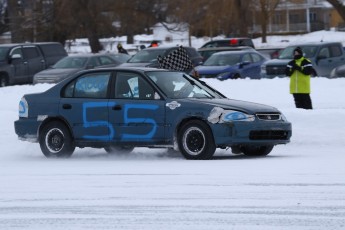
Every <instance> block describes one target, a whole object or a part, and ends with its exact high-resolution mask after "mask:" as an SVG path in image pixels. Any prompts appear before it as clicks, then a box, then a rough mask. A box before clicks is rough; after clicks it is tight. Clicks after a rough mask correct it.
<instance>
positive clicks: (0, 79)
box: [0, 72, 10, 87]
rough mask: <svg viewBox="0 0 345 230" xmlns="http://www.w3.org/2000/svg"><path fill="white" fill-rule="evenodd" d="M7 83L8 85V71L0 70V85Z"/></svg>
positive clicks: (3, 85)
mask: <svg viewBox="0 0 345 230" xmlns="http://www.w3.org/2000/svg"><path fill="white" fill-rule="evenodd" d="M8 85H10V78H9V76H8V73H6V72H0V87H5V86H8Z"/></svg>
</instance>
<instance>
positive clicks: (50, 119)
mask: <svg viewBox="0 0 345 230" xmlns="http://www.w3.org/2000/svg"><path fill="white" fill-rule="evenodd" d="M54 121H57V122H61V123H63V124H64V125H65V126H66V127H67V128H68V130H69V132H70V134H71V136H72V138H73V139H74V135H73V131H72V128H71V126H70V125H69V123H68V122H67V121H66V120H65V119H64V118H62V117H48V118H46V119H44V121H43V122H42V124H41V125H40V127H39V129H38V136H39V134H40V133H41V132H42V129H43V127H44V126H45V125H47V124H48V123H50V122H54Z"/></svg>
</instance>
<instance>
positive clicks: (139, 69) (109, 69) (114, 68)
mask: <svg viewBox="0 0 345 230" xmlns="http://www.w3.org/2000/svg"><path fill="white" fill-rule="evenodd" d="M99 70H104V71H114V70H116V71H127V70H134V71H138V72H149V71H150V72H151V71H174V70H167V69H159V68H151V67H141V66H140V67H136V66H134V67H132V66H131V67H127V66H126V67H121V66H116V67H102V68H95V69H89V70H84V71H88V72H89V71H91V72H93V71H99ZM175 72H181V71H175Z"/></svg>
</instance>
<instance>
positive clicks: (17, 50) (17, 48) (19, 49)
mask: <svg viewBox="0 0 345 230" xmlns="http://www.w3.org/2000/svg"><path fill="white" fill-rule="evenodd" d="M14 54H19V55H20V56H21V57H23V53H22V49H21V48H20V47H16V48H14V49H13V50H12V51H11V53H10V55H11V56H13V55H14Z"/></svg>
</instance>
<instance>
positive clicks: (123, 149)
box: [104, 145, 134, 154]
mask: <svg viewBox="0 0 345 230" xmlns="http://www.w3.org/2000/svg"><path fill="white" fill-rule="evenodd" d="M133 149H134V147H133V146H129V145H128V146H115V145H111V146H107V147H105V148H104V150H105V151H106V152H107V153H110V154H114V153H124V154H128V153H131V152H132V151H133Z"/></svg>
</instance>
